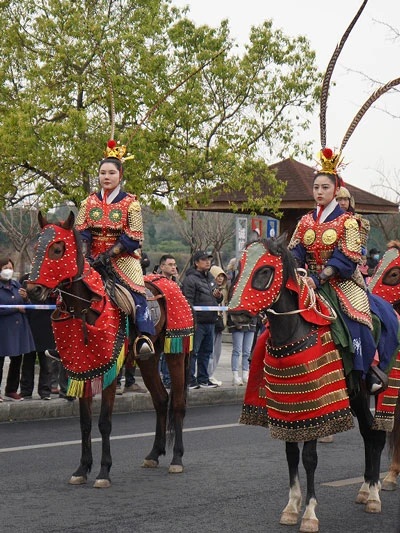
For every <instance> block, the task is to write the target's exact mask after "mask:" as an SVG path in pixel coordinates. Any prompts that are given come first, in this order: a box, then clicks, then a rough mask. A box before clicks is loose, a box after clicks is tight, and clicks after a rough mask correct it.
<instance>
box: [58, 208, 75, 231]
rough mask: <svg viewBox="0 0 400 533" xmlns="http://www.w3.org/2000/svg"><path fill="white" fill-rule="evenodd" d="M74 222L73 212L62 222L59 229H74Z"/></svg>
mask: <svg viewBox="0 0 400 533" xmlns="http://www.w3.org/2000/svg"><path fill="white" fill-rule="evenodd" d="M74 222H75V215H74V212H73V211H70V212H69V216H68V218H67V220H64V222H63V223H62V224H61V227H62V228H64V229H71V228H73V227H74Z"/></svg>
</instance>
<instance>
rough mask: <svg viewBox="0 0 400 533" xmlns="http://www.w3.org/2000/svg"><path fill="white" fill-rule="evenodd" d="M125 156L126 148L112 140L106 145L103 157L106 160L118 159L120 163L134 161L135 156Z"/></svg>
mask: <svg viewBox="0 0 400 533" xmlns="http://www.w3.org/2000/svg"><path fill="white" fill-rule="evenodd" d="M125 154H126V146H124V145H123V144H117V143H116V142H115V141H114V139H110V140H109V141H108V143H107V148H106V149H105V151H104V156H105V158H106V159H109V158H114V159H119V160H120V161H121V162H122V163H123V162H124V161H127V160H128V159H134V157H135V156H133V155H127V156H126V157H125Z"/></svg>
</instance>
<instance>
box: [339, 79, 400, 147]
mask: <svg viewBox="0 0 400 533" xmlns="http://www.w3.org/2000/svg"><path fill="white" fill-rule="evenodd" d="M397 85H400V78H395V79H394V80H391V81H388V82H387V83H385V85H382V86H381V87H379V88H378V89H376V91H375V92H373V93H372V94H371V96H370V97H369V98H368V99H367V100H366V101H365V102H364V103H363V105H362V106H361V108H360V110H359V111H358V113H357V114H356V116H355V117H354V118H353V120H352V122H351V124H350V126H349V127H348V129H347V131H346V134H345V136H344V137H343V141H342V144H341V145H340V151H342V150H343V148H344V147H345V146H346V144H347V141H348V140H349V139H350V137H351V135H352V133H353V131H354V130H355V129H356V126H357V125H358V124H359V122H360V120H361V119H362V117H363V116H364V115H365V113H366V112H367V111H368V109H369V108H370V107H371V105H372V104H373V103H374V102H376V100H378V98H380V97H381V96H382V95H384V94H385V93H387V92H388V91H390V89H392V88H393V87H396V86H397Z"/></svg>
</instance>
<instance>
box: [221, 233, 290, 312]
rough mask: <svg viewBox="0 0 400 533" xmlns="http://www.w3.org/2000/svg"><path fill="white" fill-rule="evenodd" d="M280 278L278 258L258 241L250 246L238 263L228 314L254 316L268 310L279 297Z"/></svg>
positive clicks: (280, 270) (279, 259) (279, 261)
mask: <svg viewBox="0 0 400 533" xmlns="http://www.w3.org/2000/svg"><path fill="white" fill-rule="evenodd" d="M282 277H283V276H282V258H281V257H280V256H277V255H273V254H272V253H271V252H270V251H269V250H268V249H267V248H266V246H265V245H264V244H263V243H262V242H255V243H253V244H250V246H248V247H247V248H246V249H245V251H244V252H243V255H242V258H241V260H240V270H239V274H238V278H237V282H236V283H235V287H234V289H233V293H232V298H231V300H230V303H229V311H230V312H247V313H249V314H251V315H256V314H257V313H259V312H260V311H261V310H262V309H267V308H269V307H270V306H271V305H272V304H273V303H274V301H275V299H276V297H277V296H278V294H279V291H280V289H281V285H282Z"/></svg>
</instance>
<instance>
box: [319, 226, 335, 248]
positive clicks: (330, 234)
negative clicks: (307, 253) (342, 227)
mask: <svg viewBox="0 0 400 533" xmlns="http://www.w3.org/2000/svg"><path fill="white" fill-rule="evenodd" d="M336 241H337V231H336V230H335V229H332V228H330V229H327V230H325V231H324V233H323V234H322V242H323V243H324V244H327V245H330V244H333V243H334V242H336Z"/></svg>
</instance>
